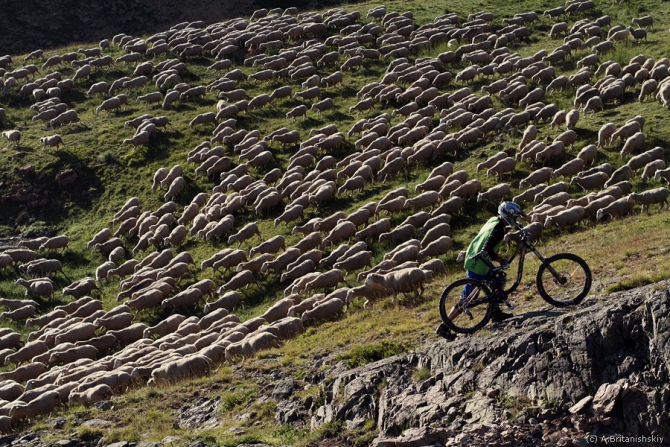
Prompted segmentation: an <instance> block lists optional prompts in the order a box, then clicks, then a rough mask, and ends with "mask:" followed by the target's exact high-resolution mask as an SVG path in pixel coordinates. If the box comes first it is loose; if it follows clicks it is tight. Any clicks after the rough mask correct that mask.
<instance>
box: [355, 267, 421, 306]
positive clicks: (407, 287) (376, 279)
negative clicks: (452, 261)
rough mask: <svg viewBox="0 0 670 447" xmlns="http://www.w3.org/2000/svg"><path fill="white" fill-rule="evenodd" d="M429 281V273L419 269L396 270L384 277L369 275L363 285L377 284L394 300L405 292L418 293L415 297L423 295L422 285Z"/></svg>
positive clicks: (375, 274)
mask: <svg viewBox="0 0 670 447" xmlns="http://www.w3.org/2000/svg"><path fill="white" fill-rule="evenodd" d="M430 279H431V275H430V273H427V272H425V271H424V270H421V269H419V268H409V269H402V270H396V271H393V272H390V273H387V274H385V275H380V274H378V273H371V274H370V275H368V277H367V278H366V280H365V285H368V286H369V285H372V284H378V285H380V286H382V287H384V288H385V289H387V290H388V291H390V292H391V293H392V294H393V299H394V300H395V299H396V297H397V294H398V293H399V292H400V293H403V294H405V295H406V294H407V292H411V291H414V292H418V293H417V296H421V295H422V294H423V285H424V283H425V282H426V281H429V280H430Z"/></svg>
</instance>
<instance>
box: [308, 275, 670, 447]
mask: <svg viewBox="0 0 670 447" xmlns="http://www.w3.org/2000/svg"><path fill="white" fill-rule="evenodd" d="M668 285H669V282H668V281H665V282H662V283H658V284H654V285H650V286H645V287H641V288H638V289H634V290H630V291H625V292H618V293H615V294H611V295H607V296H599V297H593V298H590V299H589V300H587V301H586V302H585V304H584V305H583V306H582V308H580V309H579V310H577V311H574V312H570V313H563V312H559V311H557V310H556V309H554V308H550V307H548V308H546V309H544V310H546V311H544V310H541V311H539V312H535V313H533V314H532V315H526V316H525V317H526V320H525V321H524V322H523V323H522V325H521V326H522V327H521V328H520V329H511V328H508V329H507V330H503V331H498V332H497V333H496V334H495V335H493V336H470V337H468V336H459V337H458V339H457V340H455V341H453V342H446V341H439V342H436V343H435V344H434V345H433V346H432V347H431V348H429V349H428V350H427V351H424V352H414V353H410V354H402V355H398V356H395V357H390V358H387V359H384V360H382V361H379V362H376V363H372V364H369V365H366V366H363V367H360V368H358V369H354V370H350V371H342V369H341V366H340V368H339V369H338V370H337V371H334V372H332V373H331V374H330V375H329V376H327V377H326V381H325V383H328V385H327V387H326V389H325V403H324V405H323V406H321V407H319V408H318V409H317V411H316V412H315V413H314V415H313V416H312V428H317V427H319V426H321V425H322V424H324V423H327V422H333V421H340V422H342V423H344V425H345V426H346V427H348V428H360V427H362V426H363V425H364V424H365V423H366V421H369V420H373V421H375V422H376V424H377V427H378V429H379V432H380V437H379V438H378V439H377V440H376V441H375V442H376V445H379V446H381V445H388V446H391V445H398V446H400V445H403V446H404V445H408V446H409V445H426V444H431V445H432V444H434V443H435V440H434V438H435V437H436V436H437V437H438V438H439V437H442V439H439V441H440V442H442V443H446V444H447V445H452V444H453V445H458V444H459V443H460V444H462V445H466V444H467V445H476V444H477V442H484V441H485V438H483V437H480V438H478V437H477V436H479V434H478V433H477V432H473V431H472V430H471V427H472V426H473V425H479V426H482V424H484V425H483V426H485V427H486V426H488V425H486V424H489V425H491V426H495V427H497V428H498V430H503V431H502V433H503V434H504V433H505V430H506V431H510V430H512V431H513V427H512V425H509V424H510V423H511V422H516V423H517V425H518V428H519V427H525V428H524V430H525V432H524V433H525V435H527V436H526V437H527V438H528V442H527V443H526V442H525V441H524V442H521V439H522V438H518V439H519V444H518V445H546V443H558V445H573V444H574V445H578V444H582V443H584V437H585V436H587V435H588V434H589V433H591V434H593V433H599V434H607V433H609V434H626V435H632V436H651V435H652V434H654V435H655V436H656V439H655V440H652V441H654V442H660V443H662V441H659V439H660V437H663V438H664V439H665V440H666V442H667V440H670V424H669V422H670V384H669V382H668V379H669V372H670V351H669V350H668V346H669V345H668V342H669V340H668V339H669V338H670V290H669V289H668ZM421 368H428V369H430V373H431V374H430V378H428V379H427V380H423V381H417V380H415V379H414V378H413V373H414V372H415V371H417V369H421ZM568 409H570V412H568ZM570 414H572V416H571V415H570ZM538 419H539V420H540V421H543V420H544V422H543V423H542V424H540V422H538ZM503 421H507V422H503ZM552 421H553V423H552ZM502 424H508V425H509V427H510V428H509V430H508V429H505V428H504V427H505V426H504V425H502ZM428 428H430V429H431V430H432V431H431V430H427V429H428ZM464 428H465V430H464ZM561 428H564V430H562V431H561ZM409 429H424V430H426V431H425V433H427V434H426V435H425V436H424V437H423V438H422V437H421V435H417V431H416V430H413V431H409ZM445 429H448V430H451V432H450V433H447V432H445V431H444V430H445ZM485 431H486V430H485ZM402 433H404V435H403V437H400V435H401V434H402ZM566 433H567V435H566ZM447 435H449V436H447ZM498 435H500V433H498ZM417 436H418V439H417ZM459 436H460V438H458V437H459ZM463 436H467V437H468V439H469V440H468V441H463ZM473 436H474V437H473ZM481 436H484V435H481ZM565 437H567V438H569V439H567V440H564V441H561V439H563V438H565ZM409 438H412V440H411V442H410V441H409ZM457 438H458V439H457ZM503 438H504V436H503ZM405 439H406V440H407V441H405ZM477 440H478V441H477ZM559 441H560V442H559ZM568 441H569V442H570V443H569V444H568ZM463 442H465V444H463ZM473 442H474V444H473ZM486 442H488V441H486ZM654 442H651V441H650V442H649V443H648V445H657V444H654ZM536 443H537V444H536ZM642 445H644V444H642ZM658 445H660V444H658Z"/></svg>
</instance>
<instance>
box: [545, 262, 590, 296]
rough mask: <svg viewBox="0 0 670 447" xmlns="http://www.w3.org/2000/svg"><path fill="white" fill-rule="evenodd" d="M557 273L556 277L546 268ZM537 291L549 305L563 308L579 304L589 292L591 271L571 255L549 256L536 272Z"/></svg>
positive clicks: (586, 265)
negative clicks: (549, 266)
mask: <svg viewBox="0 0 670 447" xmlns="http://www.w3.org/2000/svg"><path fill="white" fill-rule="evenodd" d="M548 265H551V267H552V268H553V269H554V270H555V271H556V273H558V277H556V276H554V274H553V273H552V272H551V270H549V268H548V267H547V266H548ZM536 283H537V290H538V292H540V296H541V297H542V299H544V300H545V301H546V302H548V303H549V304H552V305H554V306H556V307H565V306H572V305H575V304H579V303H580V302H581V301H582V300H583V299H584V298H585V297H586V295H587V294H588V293H589V290H591V269H589V266H588V264H586V262H585V261H584V260H583V259H582V258H580V257H579V256H577V255H573V254H572V253H559V254H557V255H554V256H550V257H548V258H547V259H546V262H545V263H543V264H542V265H541V266H540V269H539V270H538V271H537V279H536Z"/></svg>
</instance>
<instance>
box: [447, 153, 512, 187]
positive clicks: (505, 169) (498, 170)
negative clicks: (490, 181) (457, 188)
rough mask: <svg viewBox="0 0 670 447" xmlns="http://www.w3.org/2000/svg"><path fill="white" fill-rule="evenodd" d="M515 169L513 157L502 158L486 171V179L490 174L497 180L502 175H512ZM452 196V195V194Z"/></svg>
mask: <svg viewBox="0 0 670 447" xmlns="http://www.w3.org/2000/svg"><path fill="white" fill-rule="evenodd" d="M515 167H516V160H515V159H514V158H513V157H507V158H503V159H501V160H498V161H497V162H496V163H495V164H494V165H493V166H492V167H491V168H489V169H488V170H487V171H486V177H491V175H492V174H495V175H496V177H497V178H501V177H502V176H503V174H506V173H510V175H511V174H513V173H514V168H515ZM452 194H453V193H452Z"/></svg>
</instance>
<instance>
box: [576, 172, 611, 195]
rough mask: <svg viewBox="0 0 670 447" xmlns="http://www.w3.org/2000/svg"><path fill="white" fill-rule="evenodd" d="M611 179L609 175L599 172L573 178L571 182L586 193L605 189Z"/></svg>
mask: <svg viewBox="0 0 670 447" xmlns="http://www.w3.org/2000/svg"><path fill="white" fill-rule="evenodd" d="M608 179H609V175H607V174H606V173H604V172H602V171H599V172H595V173H593V174H591V175H586V176H584V177H579V176H577V177H573V178H572V180H570V184H571V185H579V186H581V188H582V189H583V190H584V191H593V190H597V189H600V188H602V187H603V185H605V184H606V182H607V180H608Z"/></svg>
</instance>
